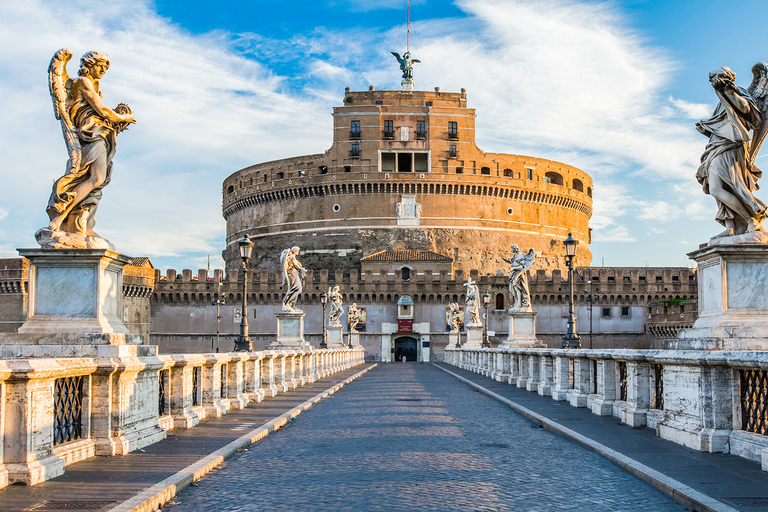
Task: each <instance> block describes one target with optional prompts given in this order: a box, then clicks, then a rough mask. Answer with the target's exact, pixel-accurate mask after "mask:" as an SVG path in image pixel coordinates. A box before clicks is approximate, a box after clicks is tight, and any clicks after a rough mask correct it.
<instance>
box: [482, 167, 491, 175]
mask: <svg viewBox="0 0 768 512" xmlns="http://www.w3.org/2000/svg"><path fill="white" fill-rule="evenodd" d="M480 174H491V168H490V167H481V168H480Z"/></svg>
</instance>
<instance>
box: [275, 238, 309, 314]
mask: <svg viewBox="0 0 768 512" xmlns="http://www.w3.org/2000/svg"><path fill="white" fill-rule="evenodd" d="M298 255H299V247H298V246H293V247H291V248H290V249H286V250H284V251H283V252H281V253H280V264H281V265H282V266H283V286H285V284H286V283H287V284H288V290H286V292H285V298H283V311H286V312H288V313H301V312H302V311H301V310H299V309H296V300H297V299H298V298H299V295H301V291H302V289H303V283H302V280H303V279H304V275H306V273H307V271H306V270H304V267H302V266H301V263H299V260H298V259H297V256H298Z"/></svg>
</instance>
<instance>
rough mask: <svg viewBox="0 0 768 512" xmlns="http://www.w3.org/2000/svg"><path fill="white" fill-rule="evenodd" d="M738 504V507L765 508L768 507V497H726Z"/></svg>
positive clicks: (727, 499)
mask: <svg viewBox="0 0 768 512" xmlns="http://www.w3.org/2000/svg"><path fill="white" fill-rule="evenodd" d="M724 499H725V500H726V501H729V502H731V503H733V504H734V505H736V506H737V507H745V508H760V509H762V510H765V507H768V498H724Z"/></svg>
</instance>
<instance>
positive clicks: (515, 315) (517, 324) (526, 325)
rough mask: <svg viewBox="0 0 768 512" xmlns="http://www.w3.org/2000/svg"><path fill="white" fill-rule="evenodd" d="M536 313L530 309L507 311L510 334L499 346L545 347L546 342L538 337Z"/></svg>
mask: <svg viewBox="0 0 768 512" xmlns="http://www.w3.org/2000/svg"><path fill="white" fill-rule="evenodd" d="M536 315H537V313H534V312H533V311H529V310H516V309H510V310H509V311H507V319H508V322H509V335H508V336H507V339H506V340H504V342H503V343H502V344H501V346H500V347H499V348H543V347H546V345H544V343H543V342H542V341H541V340H539V339H537V338H536Z"/></svg>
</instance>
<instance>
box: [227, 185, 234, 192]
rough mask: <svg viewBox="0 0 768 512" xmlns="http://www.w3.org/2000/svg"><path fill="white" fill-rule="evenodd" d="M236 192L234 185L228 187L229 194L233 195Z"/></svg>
mask: <svg viewBox="0 0 768 512" xmlns="http://www.w3.org/2000/svg"><path fill="white" fill-rule="evenodd" d="M234 191H235V187H233V186H232V185H230V186H228V187H227V194H231V193H232V192H234Z"/></svg>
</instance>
